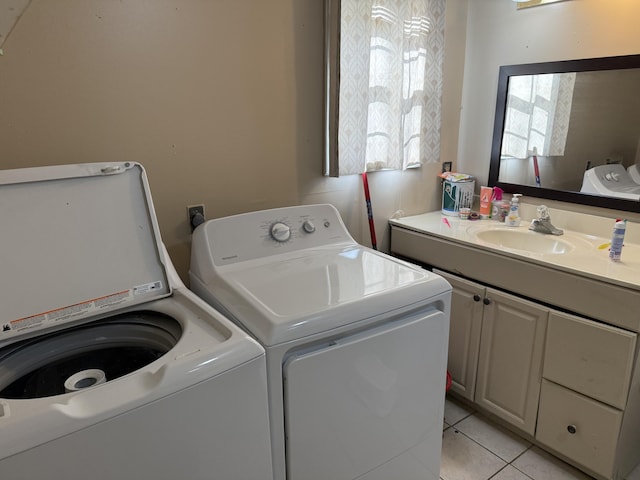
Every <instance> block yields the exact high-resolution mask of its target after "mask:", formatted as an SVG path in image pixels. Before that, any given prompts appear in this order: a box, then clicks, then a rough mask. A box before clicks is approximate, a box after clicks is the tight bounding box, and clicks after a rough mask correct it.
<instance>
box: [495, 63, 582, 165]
mask: <svg viewBox="0 0 640 480" xmlns="http://www.w3.org/2000/svg"><path fill="white" fill-rule="evenodd" d="M575 81H576V74H575V72H571V73H548V74H543V75H519V76H513V77H511V78H510V79H509V94H508V97H507V110H506V115H505V124H504V125H505V126H504V138H503V141H502V156H503V157H512V158H520V159H525V158H529V157H530V156H532V155H540V156H543V157H548V156H562V155H564V149H565V145H566V143H567V133H568V131H569V119H570V116H571V104H572V99H573V87H574V85H575ZM534 152H535V153H534Z"/></svg>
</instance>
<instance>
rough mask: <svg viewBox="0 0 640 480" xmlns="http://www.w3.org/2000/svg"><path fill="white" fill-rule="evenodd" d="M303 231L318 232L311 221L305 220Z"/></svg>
mask: <svg viewBox="0 0 640 480" xmlns="http://www.w3.org/2000/svg"><path fill="white" fill-rule="evenodd" d="M302 229H303V230H304V231H305V232H307V233H313V232H315V231H316V226H315V225H314V224H313V223H312V222H311V220H305V221H304V223H303V224H302Z"/></svg>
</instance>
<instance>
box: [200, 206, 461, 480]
mask: <svg viewBox="0 0 640 480" xmlns="http://www.w3.org/2000/svg"><path fill="white" fill-rule="evenodd" d="M190 281H191V286H190V287H191V289H192V290H194V291H195V292H196V293H197V294H198V295H200V296H202V297H203V298H204V299H206V300H207V301H208V302H209V303H211V304H212V305H214V306H215V307H216V308H218V309H220V310H221V311H223V312H225V314H226V315H227V316H229V317H230V318H232V319H234V320H235V321H236V322H237V323H238V324H239V325H241V326H242V327H243V328H245V329H246V330H247V331H248V332H251V334H252V335H254V336H255V337H256V338H257V339H258V340H259V341H260V342H261V344H262V345H263V346H264V347H265V348H266V350H267V369H268V382H269V407H270V414H271V433H272V448H273V462H274V478H276V479H278V480H282V479H284V478H286V479H288V480H316V479H317V480H328V479H331V480H352V479H355V478H358V479H361V480H388V479H391V478H393V479H402V480H418V479H420V480H436V479H438V478H439V474H440V450H441V442H442V420H443V409H444V396H445V381H446V361H447V344H448V335H449V311H450V299H451V287H450V285H449V284H448V283H447V282H446V281H445V280H444V279H442V278H441V277H439V276H437V275H435V274H433V273H430V272H427V271H426V270H423V269H420V268H418V267H415V266H413V265H411V264H408V263H406V262H403V261H400V260H397V259H395V258H392V257H390V256H387V255H385V254H382V253H379V252H377V251H374V250H371V249H369V248H366V247H363V246H361V245H358V244H357V243H356V242H355V241H354V240H353V239H352V238H351V236H350V235H349V233H348V232H347V229H346V228H345V226H344V224H343V222H342V220H341V218H340V216H339V214H338V211H337V210H336V209H335V208H334V207H332V206H331V205H308V206H299V207H290V208H280V209H274V210H267V211H261V212H254V213H248V214H244V215H237V216H232V217H227V218H221V219H216V220H210V221H208V222H206V223H204V224H203V225H201V226H199V227H198V228H197V229H196V230H195V232H194V235H193V244H192V256H191V268H190Z"/></svg>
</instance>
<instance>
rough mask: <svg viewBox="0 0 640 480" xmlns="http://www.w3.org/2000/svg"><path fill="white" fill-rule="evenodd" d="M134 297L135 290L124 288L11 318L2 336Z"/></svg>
mask: <svg viewBox="0 0 640 480" xmlns="http://www.w3.org/2000/svg"><path fill="white" fill-rule="evenodd" d="M132 299H133V290H132V289H129V290H123V291H121V292H116V293H112V294H110V295H105V296H103V297H98V298H93V299H91V300H87V301H85V302H80V303H76V304H75V305H69V306H68V307H62V308H56V309H55V310H50V311H48V312H43V313H38V314H36V315H31V316H29V317H24V318H18V319H16V320H11V321H10V322H8V323H5V324H3V325H2V329H1V331H0V338H3V339H4V338H8V337H11V336H15V335H18V334H20V333H23V332H25V331H28V330H34V329H41V328H46V327H50V326H52V325H54V324H59V323H64V322H67V321H70V320H73V319H75V318H77V317H81V316H86V315H90V314H92V313H96V312H99V311H100V310H104V309H105V308H110V307H113V306H115V305H118V304H121V303H124V302H127V301H130V300H132Z"/></svg>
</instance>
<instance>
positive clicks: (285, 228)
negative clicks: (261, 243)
mask: <svg viewBox="0 0 640 480" xmlns="http://www.w3.org/2000/svg"><path fill="white" fill-rule="evenodd" d="M271 237H272V238H273V239H274V240H275V241H277V242H286V241H287V240H289V239H290V238H291V228H289V225H287V224H286V223H282V222H276V223H274V224H273V225H271Z"/></svg>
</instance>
